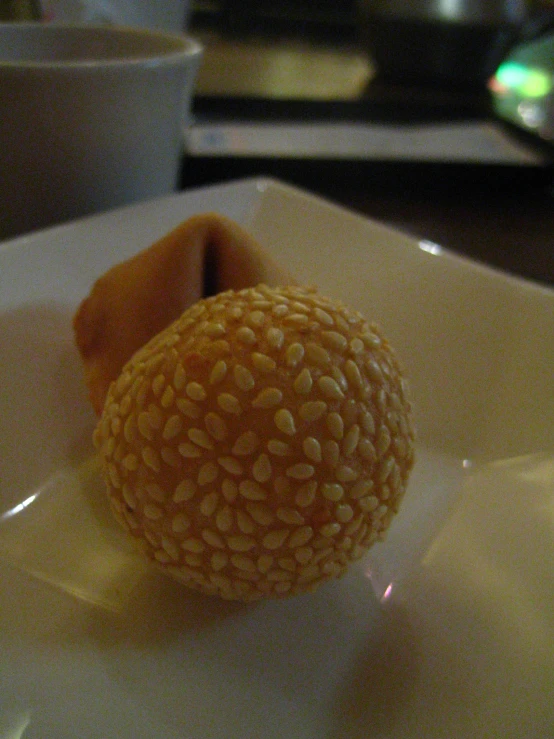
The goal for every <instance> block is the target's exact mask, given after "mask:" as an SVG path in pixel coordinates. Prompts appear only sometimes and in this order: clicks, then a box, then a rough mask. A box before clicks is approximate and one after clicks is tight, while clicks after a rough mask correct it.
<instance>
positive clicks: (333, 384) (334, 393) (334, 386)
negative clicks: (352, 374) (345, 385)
mask: <svg viewBox="0 0 554 739" xmlns="http://www.w3.org/2000/svg"><path fill="white" fill-rule="evenodd" d="M317 384H318V385H319V389H320V390H321V392H322V393H323V395H324V396H325V397H326V398H329V400H342V399H343V398H344V393H343V392H342V390H341V389H340V387H339V384H338V383H337V381H336V380H334V379H333V378H332V377H329V375H323V376H322V377H320V378H319V380H318V381H317Z"/></svg>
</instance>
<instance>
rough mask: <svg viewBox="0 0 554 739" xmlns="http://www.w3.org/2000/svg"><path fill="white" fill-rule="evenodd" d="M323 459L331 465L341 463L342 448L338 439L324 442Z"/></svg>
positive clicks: (334, 465)
mask: <svg viewBox="0 0 554 739" xmlns="http://www.w3.org/2000/svg"><path fill="white" fill-rule="evenodd" d="M322 450H323V460H324V462H326V463H327V464H328V465H329V467H333V468H334V467H336V466H337V464H338V463H339V456H340V449H339V445H338V444H337V442H336V441H325V442H323V447H322Z"/></svg>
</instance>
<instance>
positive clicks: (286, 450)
mask: <svg viewBox="0 0 554 739" xmlns="http://www.w3.org/2000/svg"><path fill="white" fill-rule="evenodd" d="M267 450H268V451H269V452H270V453H271V454H275V455H276V456H277V457H286V456H287V455H288V454H290V452H291V448H290V446H289V445H288V444H287V443H286V442H284V441H280V440H279V439H270V440H269V441H268V442H267Z"/></svg>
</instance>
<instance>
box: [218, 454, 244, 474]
mask: <svg viewBox="0 0 554 739" xmlns="http://www.w3.org/2000/svg"><path fill="white" fill-rule="evenodd" d="M217 461H218V464H220V465H221V466H222V467H223V469H224V470H226V471H227V472H229V474H231V475H242V473H243V467H242V464H241V463H240V462H239V461H238V459H235V457H218V458H217Z"/></svg>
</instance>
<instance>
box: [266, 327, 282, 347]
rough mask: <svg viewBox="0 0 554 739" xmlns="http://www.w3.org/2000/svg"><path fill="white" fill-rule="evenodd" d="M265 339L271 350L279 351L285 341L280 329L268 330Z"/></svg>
mask: <svg viewBox="0 0 554 739" xmlns="http://www.w3.org/2000/svg"><path fill="white" fill-rule="evenodd" d="M265 337H266V339H267V343H268V344H269V346H270V347H271V348H272V349H280V348H281V347H282V346H283V341H284V340H285V334H284V333H283V332H282V331H281V329H280V328H268V330H267V333H266V335H265Z"/></svg>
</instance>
